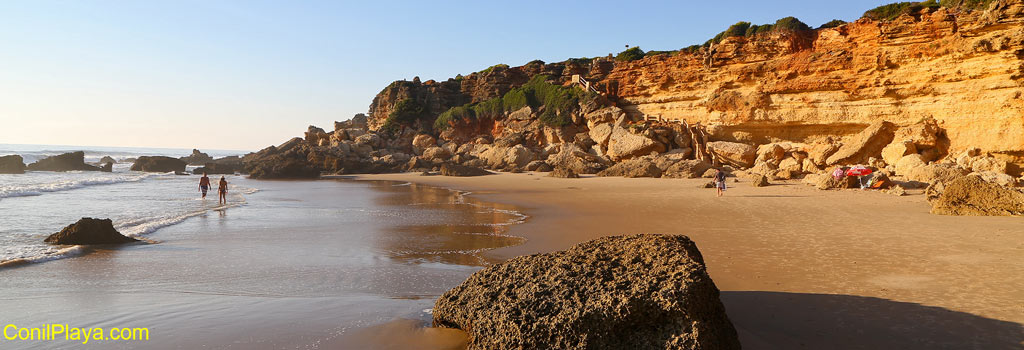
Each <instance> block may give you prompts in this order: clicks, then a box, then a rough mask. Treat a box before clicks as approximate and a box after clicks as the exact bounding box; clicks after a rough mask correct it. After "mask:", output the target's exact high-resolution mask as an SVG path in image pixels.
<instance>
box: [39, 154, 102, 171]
mask: <svg viewBox="0 0 1024 350" xmlns="http://www.w3.org/2000/svg"><path fill="white" fill-rule="evenodd" d="M27 168H28V170H32V171H75V170H81V171H100V168H99V167H95V166H92V165H89V164H85V152H83V151H78V152H71V153H64V154H61V155H56V156H52V157H46V158H44V159H42V160H40V161H38V162H35V163H32V164H29V165H28V167H27Z"/></svg>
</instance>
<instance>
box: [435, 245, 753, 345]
mask: <svg viewBox="0 0 1024 350" xmlns="http://www.w3.org/2000/svg"><path fill="white" fill-rule="evenodd" d="M433 315H434V326H436V327H450V328H459V329H462V330H464V331H466V332H467V333H469V335H470V345H469V349H740V343H739V339H738V337H737V334H736V329H735V328H733V325H732V323H731V322H730V321H729V317H728V316H726V314H725V307H724V306H723V305H722V302H721V301H720V300H719V291H718V288H717V287H715V284H714V282H713V281H712V280H711V277H709V276H708V274H707V269H706V267H705V265H704V260H703V258H702V257H701V254H700V251H698V250H697V246H696V245H695V244H694V243H693V242H692V241H690V239H689V238H687V237H686V236H662V235H635V236H616V237H605V238H599V239H596V240H593V241H590V242H585V243H581V244H578V245H576V246H574V247H572V248H570V249H569V250H566V251H560V252H554V253H548V254H537V255H530V256H521V257H516V258H513V259H510V260H508V261H506V262H504V263H500V264H496V265H492V266H489V267H487V268H485V269H483V270H481V271H478V272H476V273H474V274H473V275H472V276H470V277H469V279H467V280H466V281H465V282H463V283H462V284H461V285H459V286H458V287H455V288H453V289H452V290H449V291H448V292H446V293H444V294H443V295H442V296H441V297H440V298H438V300H437V302H436V304H435V305H434V309H433Z"/></svg>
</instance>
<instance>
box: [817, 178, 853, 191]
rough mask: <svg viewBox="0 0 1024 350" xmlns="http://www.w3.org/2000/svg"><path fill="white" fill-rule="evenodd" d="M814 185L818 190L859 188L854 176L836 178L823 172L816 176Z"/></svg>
mask: <svg viewBox="0 0 1024 350" xmlns="http://www.w3.org/2000/svg"><path fill="white" fill-rule="evenodd" d="M815 187H817V188H818V189H819V190H831V189H846V188H860V182H859V181H857V178H856V177H854V176H843V177H841V178H838V179H836V178H835V177H832V175H828V174H824V175H821V176H819V177H818V184H817V185H816V186H815Z"/></svg>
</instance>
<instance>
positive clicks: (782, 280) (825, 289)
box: [353, 173, 1024, 348]
mask: <svg viewBox="0 0 1024 350" xmlns="http://www.w3.org/2000/svg"><path fill="white" fill-rule="evenodd" d="M543 175H544V174H543V173H522V174H512V173H499V174H497V175H490V176H482V177H466V178H459V177H445V176H420V175H419V174H418V173H403V174H375V175H359V176H354V177H353V178H355V179H357V180H393V181H406V182H413V183H419V184H424V185H429V186H437V187H444V188H449V189H456V190H462V191H469V192H472V196H474V197H476V198H479V199H481V200H484V201H488V202H495V203H504V204H511V205H515V206H517V207H521V208H523V209H524V212H525V213H526V214H527V215H529V216H530V220H528V221H527V222H526V223H524V224H522V225H516V226H514V227H512V228H511V229H510V231H509V233H511V234H514V235H517V236H522V237H526V239H527V241H526V242H525V243H523V244H521V245H516V246H512V247H506V248H498V249H495V250H491V251H488V252H487V253H486V255H487V256H489V257H492V258H494V259H499V260H505V259H508V258H511V257H514V256H519V255H526V254H534V253H544V252H550V251H555V250H562V249H566V248H568V247H569V246H571V245H573V244H576V243H580V242H583V241H587V240H590V239H594V238H597V237H601V236H607V235H620V234H635V233H664V234H686V235H688V236H690V238H691V239H693V240H694V241H695V242H696V243H697V245H698V247H699V248H700V249H701V252H702V254H703V255H704V257H705V261H706V262H707V264H708V271H709V273H710V274H711V277H712V278H713V279H714V280H715V283H716V284H717V286H718V287H719V289H720V290H722V291H723V294H722V300H723V302H724V303H725V304H726V307H727V309H728V312H729V316H730V317H731V318H732V319H733V323H734V324H735V325H736V326H737V329H738V330H739V332H740V336H741V341H743V343H744V346H749V347H750V348H775V347H776V346H781V347H783V348H784V347H785V346H786V345H789V346H792V347H798V346H811V347H815V346H819V347H835V346H836V344H838V343H840V341H838V340H841V339H847V340H846V342H852V343H850V344H853V345H848V346H853V347H854V348H856V347H858V346H857V345H856V344H862V345H861V346H864V345H863V344H871V346H878V347H886V348H892V347H907V346H910V347H954V348H955V347H977V346H978V345H979V344H984V345H985V346H983V347H987V348H1000V347H1006V344H1015V345H1017V344H1021V342H1024V326H1022V325H1021V324H1022V323H1024V294H1021V293H1022V292H1020V291H1021V290H1024V279H1022V278H1020V277H1021V276H1020V275H1019V272H1017V271H1021V269H1022V268H1024V261H1022V259H1021V258H1020V256H1022V255H1021V253H1024V243H1022V242H1024V230H1022V229H1021V228H1022V227H1024V224H1022V223H1021V221H1020V218H1018V217H955V216H939V215H933V214H930V213H929V212H928V211H929V205H928V204H927V203H926V201H925V200H924V199H923V196H922V195H920V194H914V195H909V196H902V197H895V196H892V195H889V194H884V193H878V192H875V191H819V190H816V189H814V188H812V187H809V186H806V185H803V184H800V183H794V182H788V183H781V184H775V185H773V186H769V187H761V188H755V187H751V186H750V185H749V182H747V181H744V182H741V183H735V184H734V185H733V187H731V188H730V189H729V190H728V191H727V192H726V195H725V197H723V198H715V197H714V192H713V191H711V190H705V189H703V188H702V187H703V186H701V185H703V183H704V182H706V179H688V180H679V179H624V178H598V177H583V178H581V179H559V178H549V177H545V176H543ZM825 306H827V309H826V310H822V309H821V308H822V307H825ZM766 319H771V322H767V321H766ZM837 322H840V323H841V324H843V325H847V326H849V325H853V328H850V327H846V326H843V327H840V326H839V325H838V324H837ZM823 325H824V326H823ZM829 325H831V327H828V326H829ZM957 325H959V326H957ZM823 327H824V328H823ZM844 327H845V328H844ZM958 327H966V328H969V329H971V332H968V333H971V334H960V333H962V331H958V330H957V328H958ZM808 330H813V331H814V332H813V333H814V334H811V335H810V336H807V334H803V335H801V333H805V332H807V331H808ZM865 335H866V337H867V338H865ZM872 336H873V337H872ZM981 337H985V338H988V339H989V341H988V342H987V343H986V341H981V343H979V340H978V339H979V338H981ZM887 338H888V339H890V340H884V339H887ZM908 339H917V340H921V339H931V340H928V341H926V342H924V343H920V342H918V343H907V341H909V340H908ZM921 344H930V345H929V346H921Z"/></svg>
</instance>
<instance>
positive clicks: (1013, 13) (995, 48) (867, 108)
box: [602, 1, 1024, 164]
mask: <svg viewBox="0 0 1024 350" xmlns="http://www.w3.org/2000/svg"><path fill="white" fill-rule="evenodd" d="M710 56H711V57H710V59H708V58H707V55H706V54H704V55H702V54H680V55H672V56H669V55H662V56H654V57H648V58H645V59H643V60H639V61H634V62H619V63H617V64H616V65H615V68H614V69H613V70H612V72H611V73H609V74H608V75H607V76H606V77H604V79H603V80H602V81H603V82H606V83H610V85H612V86H616V87H617V88H616V89H615V91H614V94H616V95H617V96H618V97H619V100H618V102H619V106H620V107H622V108H623V109H625V110H627V111H630V112H631V113H632V114H647V115H660V116H663V117H667V118H683V119H685V120H686V121H688V122H690V123H694V122H700V123H702V124H704V125H720V127H716V128H711V129H710V130H713V134H712V138H713V139H720V140H730V141H740V142H747V143H758V144H760V143H768V142H774V141H796V142H813V141H816V140H817V139H821V138H824V137H826V136H833V137H835V136H845V135H849V134H853V133H856V132H859V131H860V130H862V129H864V127H865V126H867V125H868V124H870V123H873V122H876V121H880V120H886V121H890V122H893V123H895V124H896V125H897V126H906V125H911V124H914V123H917V122H919V121H921V120H922V119H925V118H929V117H932V118H935V119H936V120H937V121H938V122H939V125H940V127H941V128H943V129H945V131H946V135H947V137H948V138H949V141H950V152H949V153H950V154H956V153H957V152H958V151H960V150H964V149H968V148H974V147H977V148H981V149H982V150H983V151H987V152H992V153H993V154H994V155H997V156H1000V157H1003V158H1005V159H1007V160H1011V161H1014V162H1016V163H1018V164H1019V163H1024V110H1022V109H1024V96H1022V92H1024V88H1022V79H1024V65H1022V63H1024V60H1022V59H1024V5H1022V3H1021V2H1020V1H1002V2H997V3H996V4H994V5H993V6H992V7H991V8H989V9H988V10H987V11H973V12H957V11H951V10H947V9H938V10H933V11H926V12H924V13H921V14H919V15H917V16H909V15H905V16H902V17H899V18H897V19H896V20H894V21H891V22H877V21H871V20H866V19H862V20H859V21H857V22H854V23H849V24H846V25H843V26H840V27H837V28H832V29H822V30H817V31H813V32H806V33H793V32H776V33H772V34H770V35H768V36H765V37H757V38H755V39H754V40H746V39H745V38H743V37H734V38H729V39H727V40H725V41H723V42H722V43H721V44H720V45H717V46H716V47H715V48H714V49H713V52H712V53H711V54H710ZM709 63H710V64H709Z"/></svg>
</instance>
